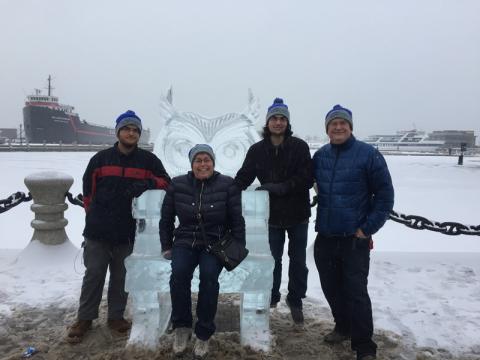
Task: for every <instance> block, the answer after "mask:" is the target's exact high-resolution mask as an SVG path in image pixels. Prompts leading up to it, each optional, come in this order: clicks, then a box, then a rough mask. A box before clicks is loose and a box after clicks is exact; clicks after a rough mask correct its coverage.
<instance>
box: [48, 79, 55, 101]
mask: <svg viewBox="0 0 480 360" xmlns="http://www.w3.org/2000/svg"><path fill="white" fill-rule="evenodd" d="M47 80H48V96H51V95H52V94H51V93H52V90H53V89H54V88H53V87H52V76H51V75H48V79H47Z"/></svg>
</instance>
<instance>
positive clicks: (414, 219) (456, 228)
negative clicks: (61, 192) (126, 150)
mask: <svg viewBox="0 0 480 360" xmlns="http://www.w3.org/2000/svg"><path fill="white" fill-rule="evenodd" d="M65 196H66V197H67V199H68V201H70V203H72V204H73V205H78V206H81V207H84V203H83V195H82V194H78V195H77V196H76V197H73V195H72V194H71V193H70V192H67V193H66V194H65ZM30 200H32V196H31V194H30V193H28V195H25V193H23V192H20V191H17V192H16V193H14V194H12V195H10V196H9V197H8V198H6V199H5V200H0V214H1V213H3V212H5V211H8V210H10V209H11V208H13V207H15V206H17V205H18V204H20V203H22V202H26V201H30ZM317 201H318V198H317V196H315V197H314V198H313V201H312V204H311V206H312V207H313V206H315V205H317ZM389 217H390V220H393V221H395V222H398V223H400V224H403V225H405V226H408V227H409V228H412V229H416V230H430V231H435V232H439V233H442V234H445V235H461V234H463V235H477V236H480V225H476V226H475V225H463V224H461V223H458V222H453V221H445V222H438V221H431V220H428V219H427V218H425V217H423V216H419V215H405V214H402V213H399V212H396V211H394V210H392V211H391V212H390V216H389Z"/></svg>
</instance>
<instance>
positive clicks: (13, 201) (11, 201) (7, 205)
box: [0, 191, 32, 214]
mask: <svg viewBox="0 0 480 360" xmlns="http://www.w3.org/2000/svg"><path fill="white" fill-rule="evenodd" d="M30 200H32V195H30V193H28V195H25V193H23V192H20V191H17V192H16V193H14V194H12V195H10V196H9V197H8V198H6V199H4V200H0V214H1V213H3V212H5V211H8V210H10V209H11V208H13V207H15V206H17V205H18V204H21V203H22V202H24V201H30Z"/></svg>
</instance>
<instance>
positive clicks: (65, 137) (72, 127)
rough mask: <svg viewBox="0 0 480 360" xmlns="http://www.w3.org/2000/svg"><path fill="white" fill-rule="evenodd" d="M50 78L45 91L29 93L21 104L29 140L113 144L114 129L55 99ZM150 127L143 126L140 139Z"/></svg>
mask: <svg viewBox="0 0 480 360" xmlns="http://www.w3.org/2000/svg"><path fill="white" fill-rule="evenodd" d="M51 81H52V78H51V76H49V77H48V88H47V89H48V95H42V93H41V91H40V90H38V89H36V90H35V94H34V95H28V96H27V99H26V101H25V107H24V108H23V126H24V131H25V137H26V138H27V140H28V142H29V143H34V144H36V143H49V144H50V143H62V144H113V143H115V141H117V137H116V135H115V129H114V128H111V127H107V126H102V125H96V124H91V123H89V122H87V121H85V120H80V117H79V116H78V114H77V113H76V112H75V111H74V110H75V109H74V107H73V106H71V105H64V104H60V103H59V102H58V97H56V96H53V95H52V86H51ZM149 139H150V131H149V130H148V129H145V128H144V129H143V131H142V136H141V137H140V143H142V144H147V143H148V141H149Z"/></svg>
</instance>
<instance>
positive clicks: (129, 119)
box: [115, 110, 142, 136]
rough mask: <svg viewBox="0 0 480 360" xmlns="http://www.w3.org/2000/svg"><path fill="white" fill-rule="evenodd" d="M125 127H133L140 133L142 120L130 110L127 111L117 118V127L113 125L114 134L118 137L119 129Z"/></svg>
mask: <svg viewBox="0 0 480 360" xmlns="http://www.w3.org/2000/svg"><path fill="white" fill-rule="evenodd" d="M127 125H134V126H136V127H137V128H138V132H139V133H140V134H141V133H142V120H140V118H139V117H138V116H137V115H136V114H135V112H134V111H132V110H127V111H126V112H124V113H123V114H121V115H120V116H119V117H118V118H117V125H115V134H117V136H118V132H119V131H120V129H121V128H122V127H124V126H127Z"/></svg>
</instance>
